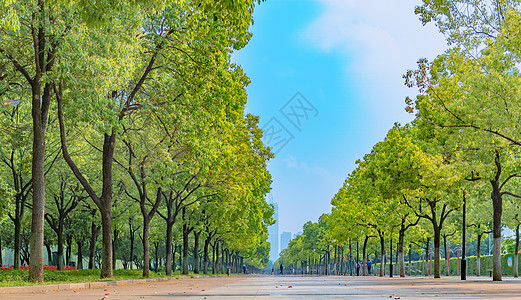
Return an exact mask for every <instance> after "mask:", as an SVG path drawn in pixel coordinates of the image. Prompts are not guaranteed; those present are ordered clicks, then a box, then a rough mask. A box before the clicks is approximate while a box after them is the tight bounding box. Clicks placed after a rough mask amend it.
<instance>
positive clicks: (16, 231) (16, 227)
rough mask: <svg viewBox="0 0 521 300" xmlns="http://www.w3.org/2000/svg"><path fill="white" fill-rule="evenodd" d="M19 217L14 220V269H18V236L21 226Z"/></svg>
mask: <svg viewBox="0 0 521 300" xmlns="http://www.w3.org/2000/svg"><path fill="white" fill-rule="evenodd" d="M20 221H21V220H20V219H19V218H18V217H17V218H16V219H15V220H14V258H13V259H14V269H15V270H18V269H20V249H21V248H22V247H21V246H22V245H21V239H20V236H21V234H22V226H21V224H20Z"/></svg>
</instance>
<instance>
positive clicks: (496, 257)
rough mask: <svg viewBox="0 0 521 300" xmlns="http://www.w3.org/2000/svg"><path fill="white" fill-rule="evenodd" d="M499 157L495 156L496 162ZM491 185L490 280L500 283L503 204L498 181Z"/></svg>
mask: <svg viewBox="0 0 521 300" xmlns="http://www.w3.org/2000/svg"><path fill="white" fill-rule="evenodd" d="M498 161H499V157H498V156H496V162H498ZM491 183H492V206H493V208H494V215H493V220H494V225H493V234H494V235H493V236H494V248H493V249H492V280H493V281H501V280H502V274H501V214H502V213H503V202H502V199H501V193H500V189H499V183H498V181H491Z"/></svg>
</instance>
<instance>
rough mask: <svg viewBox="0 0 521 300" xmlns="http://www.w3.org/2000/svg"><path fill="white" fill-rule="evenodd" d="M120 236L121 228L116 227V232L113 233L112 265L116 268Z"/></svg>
mask: <svg viewBox="0 0 521 300" xmlns="http://www.w3.org/2000/svg"><path fill="white" fill-rule="evenodd" d="M118 236H119V230H117V229H114V234H113V235H112V237H113V239H112V267H113V268H116V250H117V246H118Z"/></svg>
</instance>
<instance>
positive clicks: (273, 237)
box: [268, 194, 279, 263]
mask: <svg viewBox="0 0 521 300" xmlns="http://www.w3.org/2000/svg"><path fill="white" fill-rule="evenodd" d="M268 203H269V204H272V205H273V208H274V210H273V219H274V220H275V224H273V225H271V226H269V227H268V241H269V242H270V244H271V248H270V261H271V262H272V263H273V262H275V261H276V260H277V258H279V205H278V204H277V202H275V201H273V195H271V194H269V195H268Z"/></svg>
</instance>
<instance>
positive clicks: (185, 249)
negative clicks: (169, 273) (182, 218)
mask: <svg viewBox="0 0 521 300" xmlns="http://www.w3.org/2000/svg"><path fill="white" fill-rule="evenodd" d="M189 233H190V232H189V231H188V228H187V226H186V224H184V225H183V274H185V275H187V274H188V234H189Z"/></svg>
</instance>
